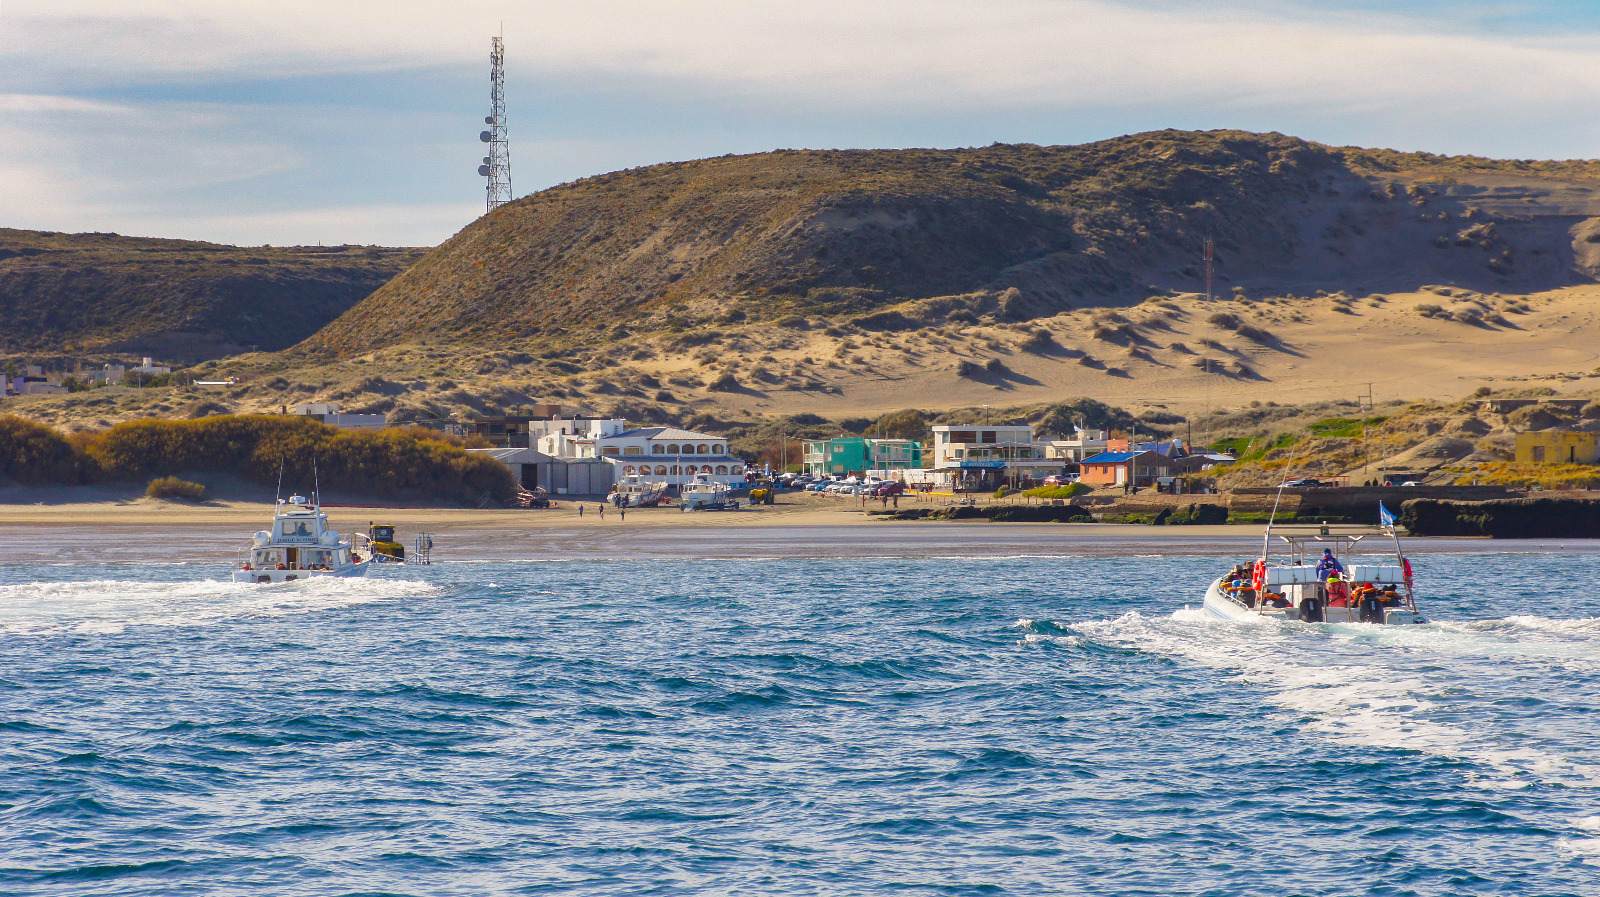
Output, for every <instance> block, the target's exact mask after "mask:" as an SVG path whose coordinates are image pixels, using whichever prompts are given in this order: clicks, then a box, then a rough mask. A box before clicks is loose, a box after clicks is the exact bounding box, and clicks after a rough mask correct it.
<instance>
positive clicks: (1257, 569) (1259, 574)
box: [1250, 558, 1267, 594]
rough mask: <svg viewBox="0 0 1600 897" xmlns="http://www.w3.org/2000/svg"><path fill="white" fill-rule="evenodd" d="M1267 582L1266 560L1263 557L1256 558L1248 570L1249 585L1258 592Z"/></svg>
mask: <svg viewBox="0 0 1600 897" xmlns="http://www.w3.org/2000/svg"><path fill="white" fill-rule="evenodd" d="M1266 584H1267V562H1266V560H1265V559H1264V558H1257V559H1256V563H1255V566H1254V567H1252V568H1251V570H1250V587H1251V588H1253V589H1255V590H1256V592H1257V593H1258V594H1259V593H1260V592H1261V590H1262V588H1263V587H1264V586H1266Z"/></svg>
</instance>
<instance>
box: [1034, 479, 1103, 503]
mask: <svg viewBox="0 0 1600 897" xmlns="http://www.w3.org/2000/svg"><path fill="white" fill-rule="evenodd" d="M1093 491H1094V489H1093V488H1092V487H1091V486H1089V485H1088V484H1087V483H1068V484H1067V485H1065V486H1036V487H1034V488H1032V489H1029V490H1028V491H1027V492H1024V493H1022V494H1023V495H1026V496H1028V497H1029V498H1044V499H1052V500H1053V499H1069V498H1077V497H1078V496H1080V495H1084V494H1086V493H1089V492H1093Z"/></svg>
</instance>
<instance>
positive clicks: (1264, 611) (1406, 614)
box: [1204, 505, 1427, 625]
mask: <svg viewBox="0 0 1600 897" xmlns="http://www.w3.org/2000/svg"><path fill="white" fill-rule="evenodd" d="M1379 518H1380V523H1379V525H1378V526H1377V527H1359V528H1356V527H1341V528H1339V531H1334V530H1333V529H1332V528H1330V527H1329V526H1327V525H1326V524H1323V525H1321V526H1315V527H1309V528H1306V527H1280V528H1279V532H1278V533H1277V538H1278V540H1279V542H1281V543H1282V544H1281V545H1279V546H1277V547H1278V548H1279V553H1278V554H1277V555H1276V556H1275V555H1273V553H1272V550H1273V548H1274V545H1273V535H1274V533H1273V526H1272V524H1271V523H1270V522H1269V523H1268V524H1267V530H1266V535H1265V536H1264V537H1263V538H1262V545H1261V557H1259V558H1257V559H1256V560H1255V561H1254V562H1253V563H1248V564H1238V565H1235V566H1234V568H1233V571H1232V572H1230V573H1226V574H1224V575H1222V576H1219V577H1217V578H1216V579H1215V580H1212V582H1211V585H1210V587H1209V588H1207V589H1206V595H1205V605H1204V606H1205V610H1206V612H1207V613H1209V614H1210V615H1211V616H1213V617H1216V618H1218V619H1222V620H1248V619H1268V620H1273V619H1276V620H1299V621H1301V622H1304V623H1378V624H1390V625H1392V624H1398V623H1407V624H1415V623H1426V622H1427V620H1426V619H1425V618H1424V617H1423V616H1422V613H1421V611H1419V610H1418V609H1417V603H1416V597H1415V595H1414V593H1413V591H1412V574H1411V561H1410V559H1409V558H1407V557H1406V555H1405V551H1404V550H1403V549H1402V548H1401V547H1400V537H1399V536H1398V535H1397V534H1396V533H1395V524H1394V518H1393V517H1392V516H1391V515H1390V514H1389V512H1388V511H1387V510H1386V509H1384V508H1382V506H1381V505H1380V507H1379ZM1385 536H1387V537H1388V542H1389V544H1388V545H1386V546H1385V547H1384V548H1382V549H1378V548H1377V544H1380V543H1379V542H1378V540H1381V539H1383V537H1385ZM1373 537H1377V538H1376V539H1374V542H1372V543H1367V544H1365V545H1364V544H1362V543H1363V542H1366V540H1368V539H1369V538H1373ZM1369 548H1370V549H1373V550H1368V549H1369Z"/></svg>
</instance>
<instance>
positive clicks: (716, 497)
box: [680, 473, 739, 511]
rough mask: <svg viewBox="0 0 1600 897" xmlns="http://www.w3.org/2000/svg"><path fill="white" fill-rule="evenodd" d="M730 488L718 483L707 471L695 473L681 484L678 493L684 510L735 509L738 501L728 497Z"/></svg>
mask: <svg viewBox="0 0 1600 897" xmlns="http://www.w3.org/2000/svg"><path fill="white" fill-rule="evenodd" d="M730 493H731V490H730V489H729V488H728V486H727V484H725V483H719V482H717V481H716V480H714V479H712V478H711V474H709V473H697V474H695V475H694V479H692V480H690V481H689V482H687V483H684V484H683V490H682V491H681V493H680V498H681V499H682V507H683V510H685V511H722V510H737V509H738V507H739V503H738V502H736V501H730V500H729V499H728V496H729V494H730Z"/></svg>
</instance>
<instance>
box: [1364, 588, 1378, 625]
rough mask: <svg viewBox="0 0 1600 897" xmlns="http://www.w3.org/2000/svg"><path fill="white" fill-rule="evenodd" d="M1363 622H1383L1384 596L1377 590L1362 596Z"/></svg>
mask: <svg viewBox="0 0 1600 897" xmlns="http://www.w3.org/2000/svg"><path fill="white" fill-rule="evenodd" d="M1361 622H1363V623H1382V622H1383V596H1381V595H1379V594H1378V593H1377V592H1368V593H1366V594H1365V595H1363V596H1362V597H1361Z"/></svg>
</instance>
